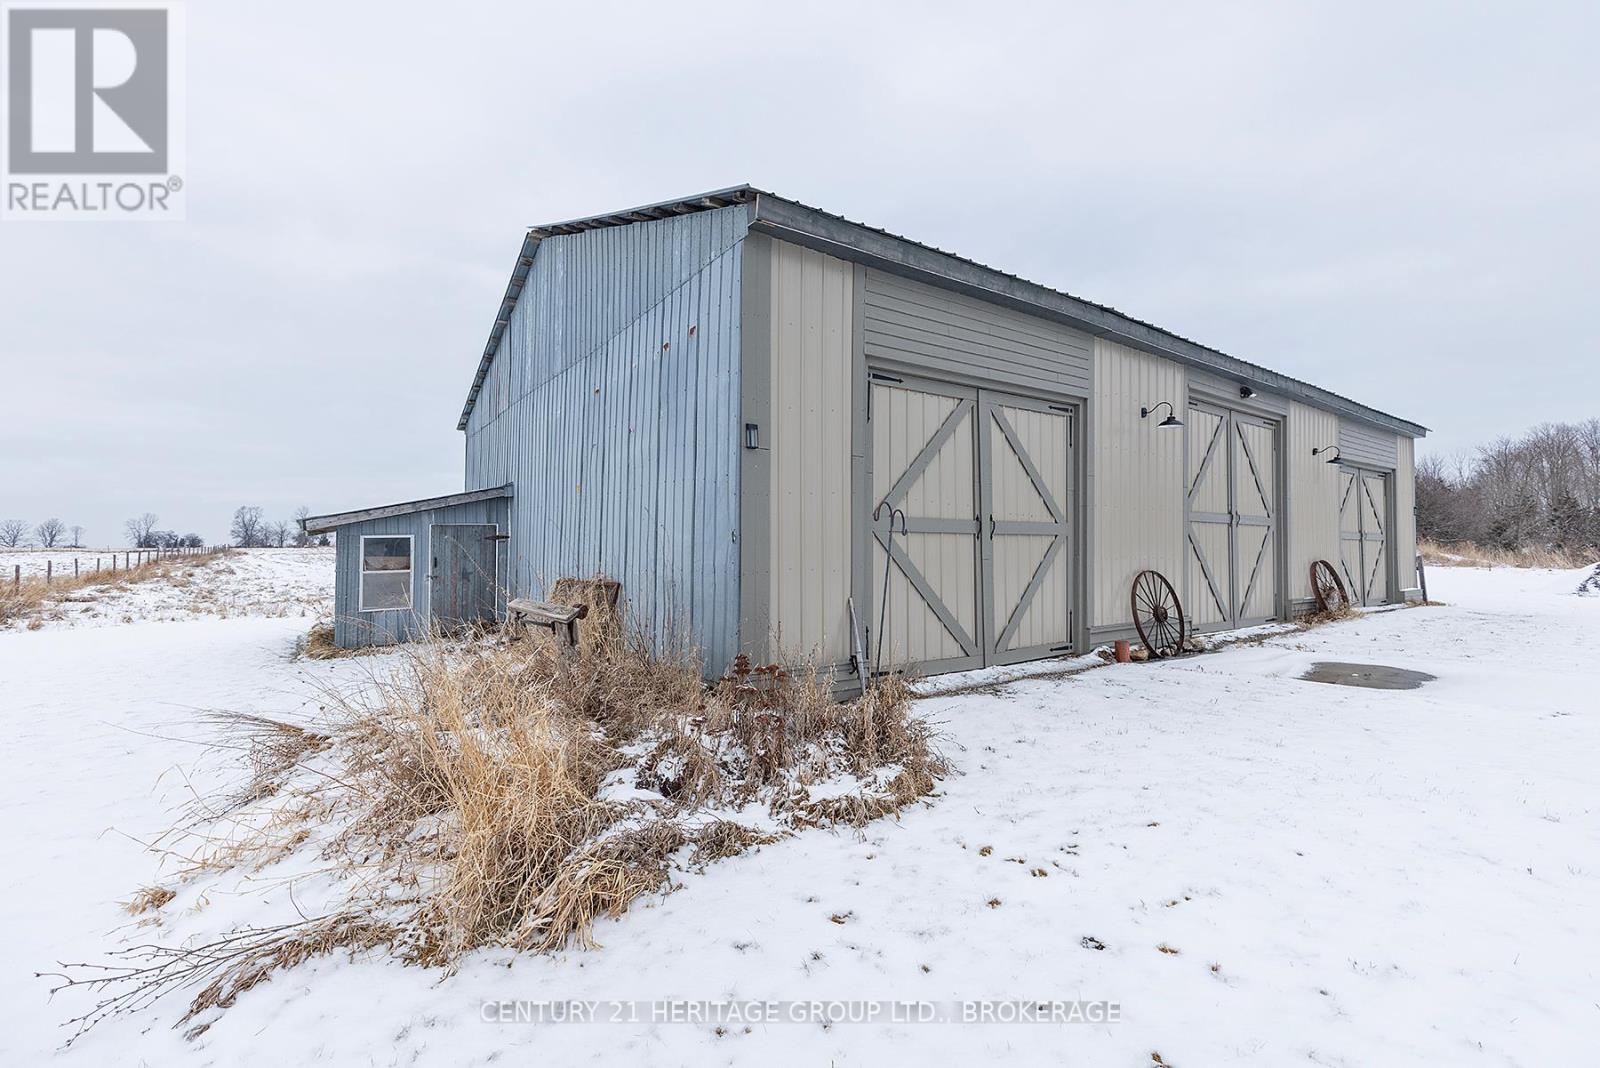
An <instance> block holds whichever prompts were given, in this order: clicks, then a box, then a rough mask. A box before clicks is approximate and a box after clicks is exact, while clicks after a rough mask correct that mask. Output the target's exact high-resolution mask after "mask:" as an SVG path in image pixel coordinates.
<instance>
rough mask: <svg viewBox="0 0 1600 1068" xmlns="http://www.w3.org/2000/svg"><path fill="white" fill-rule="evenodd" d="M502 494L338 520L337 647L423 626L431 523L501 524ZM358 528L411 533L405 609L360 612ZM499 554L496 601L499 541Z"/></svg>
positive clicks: (383, 640) (412, 633)
mask: <svg viewBox="0 0 1600 1068" xmlns="http://www.w3.org/2000/svg"><path fill="white" fill-rule="evenodd" d="M508 503H509V502H507V501H506V500H505V498H497V499H494V500H487V501H473V502H471V503H468V504H457V505H451V506H449V507H447V508H434V509H429V510H427V511H421V512H412V513H409V514H407V515H394V516H385V517H384V518H382V519H369V520H366V521H365V522H361V523H351V524H349V525H347V526H342V527H340V528H339V529H338V531H337V536H336V538H335V541H334V545H335V549H334V618H333V639H334V642H335V643H336V644H337V645H339V646H340V647H341V648H345V649H353V648H357V647H359V646H363V645H390V644H392V643H394V642H400V641H408V640H410V639H412V638H416V637H419V636H421V635H423V634H425V633H427V631H428V618H429V604H428V593H429V590H428V585H429V584H428V573H429V569H430V564H431V556H430V544H429V533H430V530H431V528H432V526H433V524H435V523H492V524H494V525H496V526H498V527H499V528H500V529H501V530H505V529H506V527H507V523H508V515H509V508H508ZM363 534H408V535H410V536H411V553H412V557H411V608H410V610H408V611H394V612H362V611H360V604H361V601H360V595H361V536H362V535H363ZM500 544H501V546H502V548H500V549H498V550H497V553H498V554H499V577H498V580H497V581H498V583H499V584H500V586H501V587H502V589H501V591H500V592H499V594H498V596H497V597H496V604H497V606H503V605H504V603H505V593H504V589H503V587H504V585H505V574H506V559H505V549H504V548H503V546H504V544H505V543H504V542H502V543H500Z"/></svg>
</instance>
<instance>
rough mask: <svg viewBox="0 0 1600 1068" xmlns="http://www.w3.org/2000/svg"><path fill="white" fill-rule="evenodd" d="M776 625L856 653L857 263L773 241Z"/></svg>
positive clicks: (822, 646)
mask: <svg viewBox="0 0 1600 1068" xmlns="http://www.w3.org/2000/svg"><path fill="white" fill-rule="evenodd" d="M770 247H771V249H772V253H771V255H772V274H771V293H772V309H771V324H772V326H771V349H770V353H771V357H770V358H771V370H770V378H771V408H770V411H771V416H770V431H769V438H768V442H767V444H768V447H769V448H770V449H771V467H770V470H771V492H770V497H769V506H768V515H769V531H770V533H769V539H770V540H769V545H770V554H771V555H770V561H771V567H770V572H769V574H770V579H769V582H770V590H771V593H770V597H771V601H770V604H769V606H768V611H769V626H770V628H771V631H772V639H773V642H774V645H775V649H776V650H781V651H782V652H783V653H785V654H790V655H797V656H801V657H809V656H816V657H820V659H821V661H822V662H823V663H829V664H833V663H839V662H842V661H845V660H848V659H849V658H850V615H849V611H848V608H847V600H846V599H847V598H848V597H849V596H850V446H851V442H850V435H851V423H852V414H853V409H852V403H853V398H852V389H851V377H852V376H851V345H852V343H853V329H852V304H853V299H854V280H855V268H854V267H853V266H852V265H851V264H849V263H846V262H845V261H844V260H840V259H835V258H834V257H832V256H825V255H823V254H822V253H820V252H813V251H811V250H810V249H805V248H801V247H800V246H798V245H791V244H789V243H787V242H784V241H772V242H771V243H770Z"/></svg>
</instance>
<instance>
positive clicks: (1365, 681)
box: [1300, 660, 1439, 690]
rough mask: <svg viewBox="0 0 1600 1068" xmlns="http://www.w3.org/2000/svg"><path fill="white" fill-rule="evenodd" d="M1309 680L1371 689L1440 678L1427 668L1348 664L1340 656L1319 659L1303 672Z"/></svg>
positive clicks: (1406, 686) (1410, 686)
mask: <svg viewBox="0 0 1600 1068" xmlns="http://www.w3.org/2000/svg"><path fill="white" fill-rule="evenodd" d="M1300 677H1301V678H1302V679H1305V680H1306V681H1307V682H1327V683H1332V684H1333V685H1335V686H1361V687H1364V688H1366V689H1369V690H1415V689H1416V688H1417V687H1418V686H1421V685H1422V684H1423V683H1425V682H1432V681H1433V680H1434V679H1436V678H1438V677H1439V676H1437V675H1430V674H1428V673H1427V672H1426V671H1411V670H1409V669H1408V668H1397V667H1388V666H1387V665H1384V664H1346V663H1344V662H1343V661H1340V660H1319V661H1317V662H1316V663H1315V664H1312V665H1311V670H1309V671H1307V672H1306V673H1305V674H1304V675H1301V676H1300Z"/></svg>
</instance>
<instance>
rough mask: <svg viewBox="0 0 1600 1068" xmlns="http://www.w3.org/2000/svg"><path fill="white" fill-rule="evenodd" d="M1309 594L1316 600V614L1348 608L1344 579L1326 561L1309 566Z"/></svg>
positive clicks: (1348, 601)
mask: <svg viewBox="0 0 1600 1068" xmlns="http://www.w3.org/2000/svg"><path fill="white" fill-rule="evenodd" d="M1311 592H1312V594H1313V595H1314V596H1315V597H1316V599H1317V611H1318V612H1331V611H1334V610H1337V609H1340V608H1348V607H1349V606H1350V594H1349V592H1348V591H1346V590H1345V588H1344V579H1342V578H1340V577H1339V572H1337V571H1335V570H1334V569H1333V565H1332V564H1330V563H1328V561H1326V560H1318V561H1316V562H1315V563H1313V564H1312V565H1311Z"/></svg>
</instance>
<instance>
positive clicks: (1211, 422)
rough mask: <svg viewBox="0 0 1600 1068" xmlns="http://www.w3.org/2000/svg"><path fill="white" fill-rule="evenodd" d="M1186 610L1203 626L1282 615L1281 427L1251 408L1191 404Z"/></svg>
mask: <svg viewBox="0 0 1600 1068" xmlns="http://www.w3.org/2000/svg"><path fill="white" fill-rule="evenodd" d="M1184 433H1185V435H1187V443H1186V454H1187V460H1186V464H1187V474H1188V479H1187V496H1186V501H1185V512H1186V520H1185V526H1186V528H1187V529H1186V537H1185V540H1186V542H1187V545H1188V550H1189V551H1188V555H1187V561H1186V565H1185V578H1184V583H1183V585H1184V591H1185V592H1184V607H1185V608H1186V609H1187V610H1188V613H1189V617H1190V619H1191V620H1192V621H1193V623H1194V625H1195V626H1196V627H1197V628H1199V629H1211V630H1215V629H1220V628H1227V627H1239V626H1246V625H1249V624H1252V623H1260V622H1264V621H1266V620H1268V619H1272V618H1274V617H1275V616H1276V615H1277V614H1278V607H1277V606H1278V496H1277V495H1278V484H1279V482H1278V470H1279V468H1278V465H1279V459H1278V428H1277V424H1275V423H1273V422H1270V421H1268V420H1266V419H1261V418H1257V417H1256V416H1253V415H1250V414H1248V413H1245V412H1237V411H1231V410H1229V409H1226V408H1219V407H1213V406H1211V405H1208V404H1202V403H1194V404H1191V405H1190V406H1189V410H1188V415H1187V417H1186V418H1185V419H1184Z"/></svg>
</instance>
